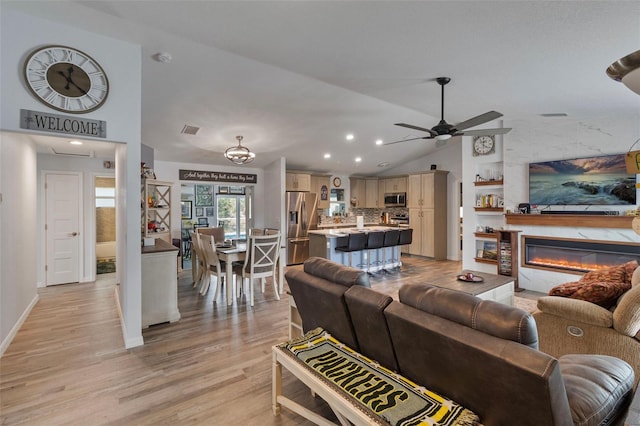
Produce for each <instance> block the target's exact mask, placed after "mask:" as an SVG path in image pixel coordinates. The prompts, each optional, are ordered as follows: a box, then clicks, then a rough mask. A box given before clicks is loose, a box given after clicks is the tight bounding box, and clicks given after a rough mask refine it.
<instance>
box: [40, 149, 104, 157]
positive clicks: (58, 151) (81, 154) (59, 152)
mask: <svg viewBox="0 0 640 426" xmlns="http://www.w3.org/2000/svg"><path fill="white" fill-rule="evenodd" d="M51 152H52V153H53V154H54V155H66V156H67V157H83V158H94V157H95V153H94V152H93V151H84V152H82V151H76V152H64V151H63V150H61V149H59V148H53V147H52V148H51Z"/></svg>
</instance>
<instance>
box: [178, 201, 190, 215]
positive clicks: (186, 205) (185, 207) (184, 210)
mask: <svg viewBox="0 0 640 426" xmlns="http://www.w3.org/2000/svg"><path fill="white" fill-rule="evenodd" d="M191 206H192V203H191V201H180V214H181V216H182V219H191V216H192V214H191Z"/></svg>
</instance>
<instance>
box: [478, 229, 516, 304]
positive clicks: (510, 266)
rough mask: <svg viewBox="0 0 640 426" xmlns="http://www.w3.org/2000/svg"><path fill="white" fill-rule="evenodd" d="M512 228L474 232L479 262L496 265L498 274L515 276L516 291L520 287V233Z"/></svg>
mask: <svg viewBox="0 0 640 426" xmlns="http://www.w3.org/2000/svg"><path fill="white" fill-rule="evenodd" d="M519 232H521V231H519V230H511V229H486V230H483V231H478V232H474V236H475V238H476V256H475V257H474V260H475V261H476V262H479V263H488V264H492V265H496V266H497V269H498V275H504V276H508V277H514V278H515V280H514V281H515V289H514V290H515V291H521V289H520V288H519V287H518V233H519Z"/></svg>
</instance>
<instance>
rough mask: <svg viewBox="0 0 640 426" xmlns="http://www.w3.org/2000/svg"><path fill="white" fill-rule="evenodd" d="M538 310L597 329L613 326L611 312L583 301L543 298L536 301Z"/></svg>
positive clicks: (555, 297)
mask: <svg viewBox="0 0 640 426" xmlns="http://www.w3.org/2000/svg"><path fill="white" fill-rule="evenodd" d="M538 309H539V310H540V311H542V312H544V313H547V314H551V315H556V316H558V317H562V318H566V319H570V320H574V321H580V322H582V323H585V324H591V325H595V326H598V327H605V328H609V327H612V326H613V313H612V312H610V311H608V310H607V309H605V308H603V307H602V306H598V305H596V304H594V303H591V302H587V301H584V300H578V299H569V298H567V297H559V296H544V297H541V298H540V299H538Z"/></svg>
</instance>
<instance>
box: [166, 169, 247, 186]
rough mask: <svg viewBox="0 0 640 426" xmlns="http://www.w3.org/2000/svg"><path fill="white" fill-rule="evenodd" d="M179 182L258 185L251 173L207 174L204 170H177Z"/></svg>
mask: <svg viewBox="0 0 640 426" xmlns="http://www.w3.org/2000/svg"><path fill="white" fill-rule="evenodd" d="M178 176H179V179H180V180H197V181H200V182H231V183H238V184H246V183H258V175H256V174H251V173H231V172H208V171H205V170H178Z"/></svg>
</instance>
